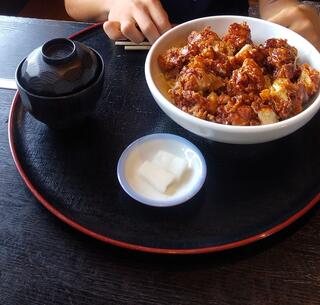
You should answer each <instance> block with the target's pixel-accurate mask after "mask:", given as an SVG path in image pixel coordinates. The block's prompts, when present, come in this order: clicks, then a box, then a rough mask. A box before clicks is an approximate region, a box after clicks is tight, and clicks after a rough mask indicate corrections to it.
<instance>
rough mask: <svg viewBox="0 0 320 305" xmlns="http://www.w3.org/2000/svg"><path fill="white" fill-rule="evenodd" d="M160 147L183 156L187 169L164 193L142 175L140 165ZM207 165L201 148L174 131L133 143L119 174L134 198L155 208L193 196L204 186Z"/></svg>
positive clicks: (177, 202)
mask: <svg viewBox="0 0 320 305" xmlns="http://www.w3.org/2000/svg"><path fill="white" fill-rule="evenodd" d="M160 150H163V151H166V152H169V153H171V154H174V155H175V156H177V157H180V158H184V159H185V160H186V161H187V163H188V168H187V170H186V172H185V173H184V175H183V176H182V178H181V179H180V180H179V181H177V182H175V183H173V184H172V185H170V186H169V187H168V189H167V191H166V192H165V193H161V192H159V191H157V190H156V189H154V188H153V187H152V185H150V184H149V183H148V182H147V181H146V180H145V179H144V178H143V177H141V175H139V172H138V171H139V168H140V166H141V165H142V164H143V162H145V161H147V160H148V161H151V160H152V158H153V157H154V156H155V155H156V153H157V152H158V151H160ZM206 174H207V166H206V162H205V160H204V157H203V155H202V153H201V152H200V150H199V149H198V148H197V147H196V146H195V145H194V144H192V143H191V142H190V141H188V140H186V139H184V138H182V137H180V136H176V135H173V134H167V133H158V134H151V135H147V136H144V137H142V138H139V139H137V140H136V141H134V142H133V143H131V144H130V145H129V146H128V147H127V148H126V149H125V150H124V152H123V153H122V155H121V157H120V159H119V161H118V166H117V175H118V180H119V182H120V185H121V186H122V188H123V189H124V191H125V192H126V193H127V194H128V195H129V196H131V197H132V198H134V199H135V200H137V201H139V202H141V203H143V204H146V205H149V206H155V207H170V206H175V205H178V204H181V203H183V202H186V201H188V200H189V199H190V198H192V197H193V196H194V195H195V194H196V193H197V192H198V191H199V190H200V189H201V187H202V185H203V183H204V181H205V178H206Z"/></svg>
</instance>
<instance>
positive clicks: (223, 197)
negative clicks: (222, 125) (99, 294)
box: [14, 29, 320, 250]
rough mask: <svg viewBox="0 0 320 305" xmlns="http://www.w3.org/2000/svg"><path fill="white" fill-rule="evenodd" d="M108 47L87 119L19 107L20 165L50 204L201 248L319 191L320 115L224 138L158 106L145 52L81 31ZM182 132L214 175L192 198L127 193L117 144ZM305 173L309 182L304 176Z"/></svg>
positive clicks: (262, 223) (153, 239)
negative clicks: (48, 119)
mask: <svg viewBox="0 0 320 305" xmlns="http://www.w3.org/2000/svg"><path fill="white" fill-rule="evenodd" d="M79 39H80V40H82V41H85V42H86V43H87V44H88V45H89V46H91V47H93V48H95V49H97V50H98V51H99V52H100V53H101V54H103V56H104V61H105V64H106V73H105V79H106V85H105V88H104V92H103V99H102V100H101V102H100V103H99V104H98V106H97V109H96V111H95V113H94V115H93V116H92V117H91V119H90V120H89V121H87V122H86V123H85V124H84V125H82V127H78V128H76V129H73V130H72V129H70V130H68V131H67V132H61V133H57V132H53V131H52V130H50V129H48V128H47V127H46V126H45V125H43V124H41V123H39V122H37V121H36V120H34V119H33V118H32V117H30V116H29V115H28V114H27V113H25V111H24V110H23V108H22V107H21V103H18V104H17V108H16V109H15V117H14V121H15V129H14V142H15V145H16V148H17V152H18V157H19V159H20V161H21V162H22V165H23V169H24V170H25V172H26V174H27V176H28V177H29V178H30V180H31V182H32V183H33V185H35V186H36V189H37V190H38V191H39V192H40V194H42V195H43V196H44V197H45V198H46V199H47V200H48V201H49V202H50V203H51V204H52V206H53V207H54V208H55V209H57V210H58V211H60V212H61V213H63V214H64V215H65V216H67V217H68V218H69V219H71V220H73V221H75V222H76V223H78V224H80V225H81V226H83V227H85V228H87V229H89V230H91V231H93V232H95V233H98V234H101V235H103V236H106V237H108V238H111V239H114V240H118V241H122V242H126V243H130V244H134V245H139V246H145V247H151V248H160V249H180V250H183V249H201V248H206V247H214V246H219V245H225V244H228V243H232V242H236V241H240V240H243V239H246V238H249V237H252V236H255V235H259V234H261V233H263V232H265V231H267V230H269V229H271V228H273V227H275V226H277V225H279V224H281V223H282V222H284V221H286V220H287V219H288V218H290V217H291V216H292V215H294V214H295V213H297V212H298V211H299V210H301V209H302V208H303V207H305V206H306V205H307V204H308V203H309V202H310V201H311V200H312V199H313V197H315V196H316V195H317V194H318V192H319V191H320V187H319V183H318V181H319V178H320V177H319V173H320V158H319V155H318V152H317V150H315V149H314V147H320V137H319V136H318V133H317V130H319V128H320V126H319V124H320V123H319V122H320V121H319V115H317V116H316V117H315V118H314V119H313V120H312V121H311V122H310V123H309V124H307V125H306V126H305V127H304V128H302V129H301V130H299V131H298V132H295V133H294V134H292V135H290V136H288V137H286V138H283V139H281V140H278V141H274V142H270V143H266V144H259V145H226V144H220V143H215V142H211V141H207V140H204V139H202V138H200V137H198V136H195V135H193V134H191V133H189V132H187V131H185V130H183V129H182V128H180V127H179V126H178V125H176V124H175V123H174V122H173V121H172V120H170V119H169V118H168V117H167V116H166V115H164V113H163V112H162V111H161V110H160V109H159V108H158V107H157V105H156V103H155V102H154V100H153V98H152V97H151V94H150V93H149V91H148V88H147V85H146V82H145V79H144V71H143V67H144V65H143V63H144V60H145V56H146V53H145V52H125V51H124V50H123V48H122V47H114V46H113V43H112V42H110V41H108V40H106V39H104V33H103V32H102V30H101V29H97V30H93V31H91V32H89V33H86V34H85V35H82V36H80V37H79ZM156 132H167V133H174V134H178V135H181V136H183V137H185V138H187V139H188V140H190V141H191V142H193V143H194V144H195V145H197V146H198V148H199V149H200V150H201V151H202V153H203V154H204V157H205V159H206V161H207V167H208V175H207V179H206V182H205V184H204V187H203V188H202V190H201V191H200V193H198V194H197V195H196V197H194V198H193V199H191V200H190V201H189V202H188V203H186V204H184V205H182V206H178V207H173V208H164V209H159V208H151V207H146V206H143V205H141V204H139V203H137V202H135V201H134V200H133V199H131V198H129V197H128V196H127V195H126V194H125V193H124V191H123V190H122V189H121V187H120V185H119V183H118V181H117V177H116V164H117V161H118V158H119V157H120V154H121V152H122V151H123V150H124V149H125V147H126V146H127V145H129V144H130V143H131V142H132V141H133V140H135V139H137V138H139V137H141V136H143V135H146V134H151V133H156ZM301 177H303V183H302V181H301Z"/></svg>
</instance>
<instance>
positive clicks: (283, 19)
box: [268, 11, 291, 27]
mask: <svg viewBox="0 0 320 305" xmlns="http://www.w3.org/2000/svg"><path fill="white" fill-rule="evenodd" d="M268 21H270V22H273V23H277V24H280V25H283V26H285V27H288V26H289V24H290V23H291V17H290V16H288V14H284V13H283V12H282V11H280V12H279V13H278V14H276V15H274V16H272V17H270V18H268Z"/></svg>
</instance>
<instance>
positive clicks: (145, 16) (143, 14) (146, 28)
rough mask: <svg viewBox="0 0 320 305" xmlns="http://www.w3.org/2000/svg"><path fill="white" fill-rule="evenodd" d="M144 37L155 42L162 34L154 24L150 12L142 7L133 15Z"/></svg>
mask: <svg viewBox="0 0 320 305" xmlns="http://www.w3.org/2000/svg"><path fill="white" fill-rule="evenodd" d="M133 17H134V19H135V20H136V22H137V24H138V26H139V28H140V30H141V32H142V33H143V35H144V36H145V37H146V38H147V39H148V40H149V41H150V42H151V43H153V42H155V41H156V40H157V38H158V37H159V36H160V33H159V31H158V29H157V27H156V25H155V24H154V22H153V20H152V19H151V16H150V15H149V11H148V9H147V8H146V7H145V6H140V7H139V8H138V9H137V10H136V11H135V12H134V15H133Z"/></svg>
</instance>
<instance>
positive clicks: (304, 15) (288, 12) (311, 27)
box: [267, 4, 320, 51]
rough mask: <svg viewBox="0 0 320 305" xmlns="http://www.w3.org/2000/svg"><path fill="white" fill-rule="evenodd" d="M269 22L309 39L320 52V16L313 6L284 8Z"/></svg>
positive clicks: (300, 5) (302, 5) (301, 5)
mask: <svg viewBox="0 0 320 305" xmlns="http://www.w3.org/2000/svg"><path fill="white" fill-rule="evenodd" d="M267 20H269V21H271V22H275V23H278V24H281V25H283V26H285V27H287V28H289V29H291V30H293V31H295V32H297V33H299V34H300V35H302V36H303V37H305V38H306V39H308V40H309V41H310V42H311V43H312V44H313V45H314V46H315V47H316V48H317V49H318V50H319V51H320V16H319V14H318V12H317V10H316V8H314V7H312V6H311V5H304V4H298V5H292V6H288V7H284V8H283V9H281V10H280V11H279V12H278V13H277V14H275V15H274V16H272V17H270V18H268V19H267Z"/></svg>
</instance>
